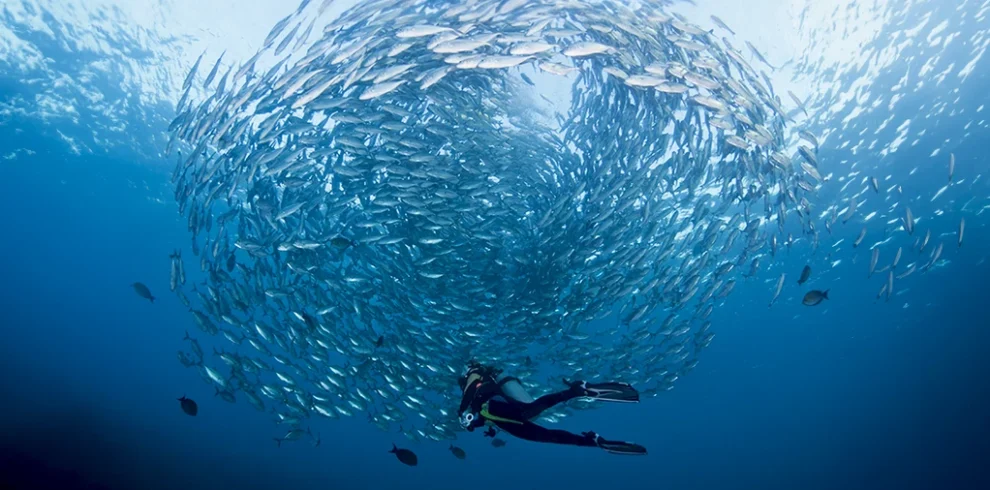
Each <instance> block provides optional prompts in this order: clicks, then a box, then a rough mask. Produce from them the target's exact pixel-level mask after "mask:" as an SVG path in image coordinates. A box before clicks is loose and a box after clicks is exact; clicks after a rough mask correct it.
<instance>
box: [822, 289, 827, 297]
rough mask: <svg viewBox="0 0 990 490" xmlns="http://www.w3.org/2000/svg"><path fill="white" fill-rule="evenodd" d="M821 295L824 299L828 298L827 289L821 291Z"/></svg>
mask: <svg viewBox="0 0 990 490" xmlns="http://www.w3.org/2000/svg"><path fill="white" fill-rule="evenodd" d="M822 296H824V297H825V299H828V289H826V290H825V291H823V292H822Z"/></svg>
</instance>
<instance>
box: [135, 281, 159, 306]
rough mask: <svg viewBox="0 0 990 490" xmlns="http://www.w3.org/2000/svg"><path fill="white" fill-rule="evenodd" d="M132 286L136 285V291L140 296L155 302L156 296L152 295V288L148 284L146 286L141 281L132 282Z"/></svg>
mask: <svg viewBox="0 0 990 490" xmlns="http://www.w3.org/2000/svg"><path fill="white" fill-rule="evenodd" d="M131 286H133V287H134V292H135V293H137V295H138V296H140V297H142V298H144V299H146V300H148V301H151V302H152V303H154V302H155V297H154V296H152V295H151V290H150V289H148V286H145V285H144V284H141V283H139V282H136V283H134V284H131Z"/></svg>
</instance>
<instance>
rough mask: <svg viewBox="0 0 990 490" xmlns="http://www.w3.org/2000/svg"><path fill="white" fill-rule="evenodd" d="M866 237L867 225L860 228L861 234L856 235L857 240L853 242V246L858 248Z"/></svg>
mask: <svg viewBox="0 0 990 490" xmlns="http://www.w3.org/2000/svg"><path fill="white" fill-rule="evenodd" d="M864 238H866V227H865V226H864V227H863V229H862V230H860V232H859V236H858V237H856V241H855V242H853V248H856V247H858V246H859V244H860V243H863V239H864Z"/></svg>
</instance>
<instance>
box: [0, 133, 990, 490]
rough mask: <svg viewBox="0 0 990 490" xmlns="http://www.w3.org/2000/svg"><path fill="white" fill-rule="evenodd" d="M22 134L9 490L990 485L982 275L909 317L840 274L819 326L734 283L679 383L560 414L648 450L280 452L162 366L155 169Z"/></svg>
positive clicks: (7, 436)
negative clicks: (53, 488) (409, 459)
mask: <svg viewBox="0 0 990 490" xmlns="http://www.w3.org/2000/svg"><path fill="white" fill-rule="evenodd" d="M28 137H30V133H28V134H27V135H26V136H25V137H22V138H20V139H19V140H18V142H19V143H20V144H21V145H24V143H25V141H29V142H30V143H32V146H35V145H36V147H38V148H49V149H50V151H49V152H48V153H47V154H42V153H39V154H38V155H37V156H36V158H34V159H32V160H33V161H29V160H20V161H18V162H16V163H15V164H7V165H5V166H4V167H2V170H0V172H2V176H3V178H2V182H3V185H2V187H3V192H0V209H5V210H7V219H6V223H5V226H4V228H5V230H7V232H6V233H5V237H6V238H5V239H4V240H3V241H2V242H0V243H2V245H0V247H2V248H0V270H2V271H3V275H4V281H2V288H3V289H2V291H0V297H3V298H4V316H3V318H4V319H3V325H4V328H3V330H4V342H3V344H2V349H3V351H2V356H0V359H3V364H2V367H3V372H4V373H5V376H4V377H3V386H2V393H4V412H5V413H4V416H3V417H2V418H0V420H2V423H3V428H2V434H3V437H2V438H0V442H2V448H3V449H2V450H3V453H2V458H0V461H3V465H2V467H0V468H2V471H3V473H4V475H5V478H7V479H13V481H26V482H34V483H33V484H27V485H26V486H24V487H16V486H15V487H14V488H39V486H38V485H41V484H42V483H41V482H46V484H47V482H52V481H64V480H60V479H63V478H69V477H68V476H65V475H67V474H69V473H64V472H63V473H56V471H55V469H60V470H62V471H65V472H70V473H71V474H74V475H77V476H73V477H71V478H78V480H73V481H84V482H99V483H102V484H104V485H106V487H108V488H182V487H184V488H259V489H261V488H273V487H279V488H327V487H330V488H430V489H446V488H450V489H455V488H457V489H460V488H464V487H465V486H466V485H467V486H470V487H473V488H478V489H479V490H480V489H488V488H491V489H495V488H506V487H510V488H540V487H543V488H545V486H546V485H549V484H551V483H552V484H554V485H557V484H559V485H567V486H568V487H570V488H593V487H597V486H600V485H618V486H620V487H623V488H628V487H633V486H644V487H649V488H657V487H660V488H763V489H772V488H781V489H783V488H814V489H817V488H821V489H831V488H895V487H898V488H981V486H982V485H985V484H987V483H988V482H990V479H988V478H990V477H988V476H987V474H986V466H985V462H986V459H985V455H986V454H988V453H990V451H988V450H990V443H988V437H990V424H988V419H987V413H990V385H988V383H987V382H986V379H987V373H988V372H990V371H988V364H990V361H988V360H987V357H986V355H985V352H986V346H987V345H990V330H988V328H987V324H986V321H985V316H984V315H985V296H986V293H985V290H986V282H985V277H986V274H987V266H986V264H984V265H981V266H979V267H977V268H972V267H971V268H964V267H959V266H954V267H953V266H950V267H946V268H942V269H937V270H935V271H932V272H930V273H929V274H928V275H927V276H926V277H925V279H924V281H923V282H922V284H920V285H916V286H915V287H914V288H912V289H911V291H910V292H908V293H906V294H905V295H903V296H902V297H900V298H901V299H903V300H904V301H907V302H909V303H911V307H910V308H908V309H906V310H905V309H900V307H899V306H896V305H899V304H900V303H896V304H895V302H891V303H888V304H884V303H883V302H881V303H879V304H873V303H872V301H869V300H863V299H862V298H864V297H865V298H871V297H872V294H871V293H872V291H859V289H861V288H862V289H865V286H863V281H856V280H851V278H846V279H843V280H842V282H841V283H839V284H833V285H831V287H832V291H833V292H832V294H831V298H832V301H831V302H830V303H829V304H828V307H827V310H823V311H821V312H816V313H815V314H809V313H808V311H807V310H803V309H802V308H803V307H802V306H800V305H799V304H796V298H793V297H792V298H786V299H788V300H787V301H783V302H782V303H783V304H782V305H781V306H780V307H775V308H773V309H767V308H766V306H765V303H766V296H767V295H768V294H769V293H768V289H770V287H769V286H766V285H760V284H762V281H761V283H758V284H743V285H741V286H742V287H740V288H739V289H738V292H737V293H736V294H735V295H733V296H732V297H731V298H730V300H729V302H728V303H727V305H726V306H725V307H723V308H721V309H719V310H717V311H716V313H715V316H714V318H713V322H714V323H715V325H717V326H718V328H717V330H716V332H717V338H716V342H714V343H713V345H712V346H711V348H710V349H709V350H708V351H707V352H705V353H704V355H703V358H702V362H701V363H700V364H699V366H698V368H697V369H696V370H695V371H694V372H692V373H690V374H689V375H688V376H685V378H684V379H683V380H682V381H681V382H680V383H679V384H678V386H677V388H676V389H674V390H672V391H671V392H669V393H665V394H663V395H661V396H659V397H657V398H655V399H650V400H647V401H645V402H643V403H641V404H639V405H637V406H610V407H606V408H604V409H601V410H597V411H592V412H587V413H582V414H580V415H578V416H576V417H574V418H572V419H570V420H568V421H566V422H565V425H564V426H565V427H569V428H572V429H573V430H585V429H595V430H597V431H599V432H601V433H602V434H605V435H606V436H613V435H614V436H613V437H622V438H629V439H633V440H636V441H637V442H640V443H642V444H644V445H646V446H648V447H650V448H651V454H650V456H648V457H646V458H622V457H617V456H611V455H607V454H604V453H601V452H598V451H584V450H581V449H576V448H559V447H547V446H540V445H535V444H528V443H524V442H522V441H514V440H510V441H509V445H508V446H507V447H505V448H501V449H496V448H492V447H491V446H489V445H488V444H487V441H485V440H483V438H482V437H480V436H478V435H477V434H474V435H472V436H474V437H470V436H468V437H462V438H461V440H460V441H459V444H460V445H461V446H462V447H464V448H465V449H466V450H467V452H468V459H467V460H466V461H457V460H455V459H454V458H453V457H452V456H451V455H450V454H449V453H447V451H446V447H445V446H444V445H442V444H439V443H435V444H425V443H424V444H414V445H412V447H413V448H414V449H415V450H416V451H417V452H418V453H419V455H420V460H421V464H420V466H418V467H416V468H407V467H404V466H401V465H399V464H398V463H397V462H395V461H394V459H393V457H392V456H391V455H389V454H387V453H386V451H387V450H388V449H389V448H390V444H391V442H392V441H393V435H391V434H385V433H381V432H379V431H377V430H376V429H374V428H373V427H372V426H370V425H369V424H366V423H364V422H363V421H362V420H360V419H358V418H355V419H351V420H343V421H333V422H323V423H321V424H319V425H318V426H316V427H314V430H318V431H319V432H321V434H322V437H323V441H324V442H323V444H322V446H321V447H319V448H312V447H309V446H308V445H306V444H298V445H294V446H293V445H287V446H286V447H284V448H281V449H279V448H276V446H275V445H274V444H272V443H271V440H270V437H272V436H273V434H274V435H277V434H278V432H277V430H278V429H276V428H274V427H273V426H272V425H270V423H269V421H268V420H267V418H266V417H263V416H259V414H257V413H256V412H254V411H253V410H252V409H250V408H249V406H248V405H247V404H244V403H240V404H236V405H228V404H225V403H223V402H221V401H219V399H216V398H214V397H213V394H212V393H210V388H209V387H208V386H207V385H206V384H204V383H202V381H201V380H199V379H198V376H197V375H196V374H195V372H194V371H192V370H186V369H183V368H181V367H180V366H179V365H178V363H177V362H176V361H175V358H174V353H175V351H176V350H177V349H178V348H180V346H181V341H180V339H181V337H182V331H183V330H185V329H188V328H190V326H191V319H190V318H189V316H188V314H187V313H186V312H185V311H184V309H183V308H182V307H181V305H180V304H179V303H178V301H177V300H176V299H175V298H174V297H173V296H171V295H169V294H166V288H167V287H168V285H167V276H165V275H163V274H162V271H163V270H164V269H165V267H166V266H167V252H168V251H170V250H171V249H172V248H175V247H178V246H182V245H184V242H185V241H186V240H187V237H186V235H185V231H184V221H183V220H180V219H179V218H178V217H177V212H176V209H175V205H174V204H173V203H171V202H169V201H166V203H165V204H161V203H156V202H153V201H151V200H149V196H151V197H160V196H163V195H164V194H165V192H166V190H167V188H166V181H167V169H166V168H165V167H163V166H157V167H149V166H147V165H138V164H135V163H133V162H129V161H127V162H124V161H119V160H114V159H113V158H105V157H100V158H80V157H71V156H67V155H64V154H61V153H60V152H58V151H57V148H58V144H57V143H55V142H51V141H45V140H43V139H36V140H34V141H31V140H26V139H25V138H28ZM968 240H969V241H968V243H967V246H964V247H963V248H962V249H960V250H959V252H958V253H953V261H954V262H957V263H960V264H975V263H976V262H977V261H978V260H979V258H980V257H982V256H984V255H985V253H986V252H985V249H983V250H981V249H980V246H979V245H980V244H981V243H987V236H986V229H985V228H983V229H978V228H976V227H973V229H972V235H970V237H969V239H968ZM947 250H948V247H947ZM795 256H797V254H795ZM800 260H801V259H797V258H796V259H794V260H790V259H788V258H784V259H783V261H782V266H783V267H787V268H790V269H793V270H797V269H799V267H800V264H801V262H800ZM862 269H863V267H862V266H860V267H859V268H858V269H856V271H857V272H861V271H862ZM850 274H852V273H850ZM765 275H772V274H770V273H767V274H765ZM137 279H141V280H143V281H145V282H147V283H148V284H149V286H150V287H151V288H152V290H153V291H158V292H160V294H159V295H158V297H159V298H160V299H159V300H158V301H156V302H155V303H154V304H151V303H148V302H146V301H142V300H140V298H137V297H136V296H135V295H134V294H133V291H132V290H131V289H130V287H129V284H130V283H131V282H133V281H134V280H137ZM820 280H822V281H823V280H825V279H824V278H823V279H820ZM785 296H786V293H785ZM857 296H858V297H859V298H860V299H856V298H857ZM795 315H800V317H799V318H797V319H796V320H795V319H794V318H793V317H794V316H795ZM182 395H187V396H190V397H193V398H195V399H197V400H199V402H200V407H201V409H200V414H199V416H198V417H196V418H189V417H187V416H185V415H183V414H182V413H181V412H180V411H179V410H178V407H177V406H176V405H177V403H176V402H175V398H177V397H179V396H182ZM398 437H400V438H401V436H398ZM396 442H399V443H400V444H401V443H402V442H403V441H401V440H397V441H396ZM405 442H407V443H408V441H405ZM70 487H71V488H77V487H79V486H78V484H76V483H72V484H70ZM983 488H985V487H983Z"/></svg>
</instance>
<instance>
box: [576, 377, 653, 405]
mask: <svg viewBox="0 0 990 490" xmlns="http://www.w3.org/2000/svg"><path fill="white" fill-rule="evenodd" d="M568 384H569V385H571V389H574V390H580V391H581V397H582V398H591V399H594V400H601V401H605V402H622V403H635V402H638V401H639V392H638V391H636V388H633V387H632V385H630V384H628V383H615V382H613V383H588V382H585V381H573V382H570V383H568Z"/></svg>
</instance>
